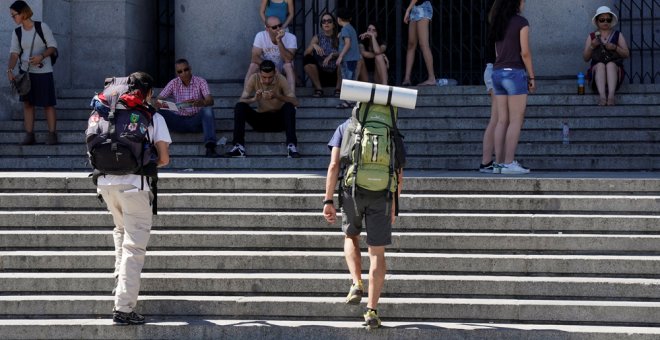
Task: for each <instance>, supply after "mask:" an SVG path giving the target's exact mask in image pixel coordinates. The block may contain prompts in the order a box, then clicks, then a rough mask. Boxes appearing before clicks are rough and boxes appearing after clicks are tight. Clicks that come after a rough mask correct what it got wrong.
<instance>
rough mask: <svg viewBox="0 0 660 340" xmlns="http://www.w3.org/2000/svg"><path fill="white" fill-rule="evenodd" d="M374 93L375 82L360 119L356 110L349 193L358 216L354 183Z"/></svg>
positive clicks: (358, 111)
mask: <svg viewBox="0 0 660 340" xmlns="http://www.w3.org/2000/svg"><path fill="white" fill-rule="evenodd" d="M375 95H376V84H372V86H371V98H369V101H368V102H367V105H366V106H365V107H364V117H362V119H360V110H359V109H358V110H357V115H358V116H357V119H358V121H359V122H360V133H358V134H356V135H355V151H354V152H355V159H353V184H352V185H351V195H352V196H353V206H354V209H355V216H356V217H357V216H359V215H360V214H359V212H358V207H357V202H356V200H355V192H356V191H357V190H356V183H357V171H358V166H357V165H358V164H359V162H360V157H361V156H360V155H361V154H362V138H363V137H364V123H366V121H367V116H368V115H369V109H370V107H371V104H372V103H373V101H374V96H375Z"/></svg>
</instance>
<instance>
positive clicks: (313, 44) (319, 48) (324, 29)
mask: <svg viewBox="0 0 660 340" xmlns="http://www.w3.org/2000/svg"><path fill="white" fill-rule="evenodd" d="M320 25H321V32H319V33H318V34H317V35H315V36H313V37H312V40H310V42H309V45H308V46H307V49H305V53H304V58H303V65H304V68H305V72H307V75H308V76H309V79H310V80H311V81H312V85H314V94H313V95H312V96H313V97H317V98H318V97H323V89H322V87H323V86H325V87H331V86H332V87H334V88H335V97H339V89H340V86H341V71H339V68H338V67H337V64H336V63H335V61H336V60H337V56H338V55H339V51H337V48H338V47H339V38H338V36H337V24H336V21H335V17H334V16H333V15H332V14H330V13H324V14H322V15H321V24H320Z"/></svg>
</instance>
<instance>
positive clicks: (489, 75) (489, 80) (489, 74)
mask: <svg viewBox="0 0 660 340" xmlns="http://www.w3.org/2000/svg"><path fill="white" fill-rule="evenodd" d="M484 84H486V92H487V93H490V91H492V90H493V64H491V63H488V64H486V70H484Z"/></svg>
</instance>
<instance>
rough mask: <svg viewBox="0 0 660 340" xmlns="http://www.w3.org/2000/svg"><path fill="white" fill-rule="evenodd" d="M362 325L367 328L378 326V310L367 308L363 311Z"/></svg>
mask: <svg viewBox="0 0 660 340" xmlns="http://www.w3.org/2000/svg"><path fill="white" fill-rule="evenodd" d="M363 325H364V326H366V328H367V330H370V329H374V328H378V327H380V318H379V317H378V312H376V310H375V309H370V308H367V311H366V312H364V324H363Z"/></svg>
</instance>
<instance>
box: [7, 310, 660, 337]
mask: <svg viewBox="0 0 660 340" xmlns="http://www.w3.org/2000/svg"><path fill="white" fill-rule="evenodd" d="M345 319H346V320H350V319H352V321H324V320H314V321H304V320H273V319H271V318H260V319H248V320H243V319H216V318H213V319H210V318H205V317H182V316H177V317H151V316H149V317H148V319H147V323H146V324H144V325H142V326H139V327H116V326H112V320H111V319H110V318H109V317H107V318H95V319H8V320H2V319H0V336H4V335H6V337H7V338H12V339H30V340H32V339H71V338H76V339H92V338H95V337H99V336H100V337H103V338H106V339H165V338H169V339H222V338H227V339H292V340H308V339H329V340H330V339H336V340H344V339H374V338H387V339H463V340H476V339H479V340H482V339H490V340H509V339H529V340H546V339H566V338H569V339H573V340H593V339H599V340H622V339H623V340H625V339H634V340H655V339H657V337H658V336H660V329H658V328H656V327H630V326H619V327H615V326H588V325H579V326H573V325H556V324H512V323H493V322H490V323H475V322H471V323H450V322H424V321H406V322H400V321H392V320H387V319H385V320H384V323H383V327H382V328H381V329H378V330H377V331H376V332H372V333H370V332H366V331H365V330H364V326H362V325H361V321H360V320H361V316H359V315H358V314H355V315H354V316H352V317H349V316H348V315H347V316H346V317H345ZM264 325H267V326H264Z"/></svg>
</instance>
